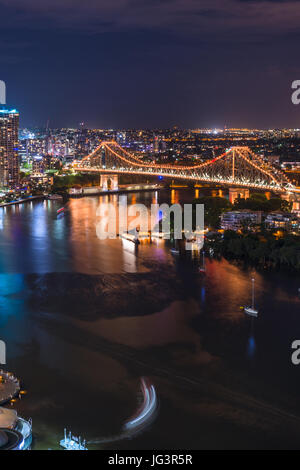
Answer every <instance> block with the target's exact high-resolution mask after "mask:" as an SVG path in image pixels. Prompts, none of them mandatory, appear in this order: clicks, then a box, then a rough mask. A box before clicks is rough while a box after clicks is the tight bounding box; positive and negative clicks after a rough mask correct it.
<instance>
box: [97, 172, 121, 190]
mask: <svg viewBox="0 0 300 470" xmlns="http://www.w3.org/2000/svg"><path fill="white" fill-rule="evenodd" d="M109 183H110V187H109ZM100 188H101V189H102V191H108V190H110V191H117V190H118V188H119V177H118V175H100Z"/></svg>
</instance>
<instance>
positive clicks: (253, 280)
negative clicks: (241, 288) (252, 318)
mask: <svg viewBox="0 0 300 470" xmlns="http://www.w3.org/2000/svg"><path fill="white" fill-rule="evenodd" d="M254 282H255V279H252V308H254Z"/></svg>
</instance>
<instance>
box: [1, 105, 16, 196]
mask: <svg viewBox="0 0 300 470" xmlns="http://www.w3.org/2000/svg"><path fill="white" fill-rule="evenodd" d="M18 144H19V112H18V111H17V110H16V109H12V108H10V107H9V106H7V105H5V104H2V105H1V104H0V187H14V186H16V185H17V184H18V182H19V157H18Z"/></svg>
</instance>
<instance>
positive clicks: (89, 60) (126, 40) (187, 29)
mask: <svg viewBox="0 0 300 470" xmlns="http://www.w3.org/2000/svg"><path fill="white" fill-rule="evenodd" d="M0 6H1V12H2V16H3V24H4V26H3V27H2V28H1V33H0V51H1V57H2V67H3V68H2V70H1V78H2V79H3V80H5V81H6V82H7V84H8V96H7V102H8V103H9V104H11V105H12V106H16V107H18V109H19V110H20V113H21V127H35V126H46V123H47V122H48V121H49V122H50V127H52V128H57V127H76V126H77V124H78V122H81V121H85V122H86V123H87V125H88V127H90V128H154V127H158V128H169V127H172V126H174V125H177V126H179V127H181V128H198V127H212V128H215V127H224V126H227V127H254V128H298V127H299V126H300V124H299V123H300V115H299V107H298V106H295V105H293V104H292V102H291V84H292V82H293V81H294V80H296V79H297V78H299V67H297V64H296V59H295V58H296V57H297V36H298V24H299V21H300V18H299V13H298V9H297V2H293V1H286V2H283V1H266V2H255V1H236V0H227V1H226V2H220V1H218V0H215V1H213V2H206V1H203V2H201V4H199V2H197V4H196V2H192V1H184V2H183V1H182V0H178V1H174V2H168V1H167V2H163V1H161V2H159V1H157V2H155V3H154V4H153V2H151V4H150V3H149V2H146V1H145V2H139V3H137V2H134V1H126V0H123V1H118V2H114V4H113V5H108V4H107V3H106V2H89V3H87V4H81V3H80V2H77V1H76V2H72V5H71V3H70V2H64V3H63V4H61V2H51V8H47V7H49V6H50V5H49V2H48V1H44V2H43V5H40V3H38V2H36V1H34V0H32V1H30V2H29V1H27V2H22V3H20V2H19V1H18V0H13V1H10V2H7V1H5V0H1V1H0ZM264 18H265V19H264ZM287 50H288V51H289V54H287ZM20 71H22V73H20ZM258 110H259V111H258Z"/></svg>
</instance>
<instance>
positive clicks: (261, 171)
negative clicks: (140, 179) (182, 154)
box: [74, 141, 300, 194]
mask: <svg viewBox="0 0 300 470" xmlns="http://www.w3.org/2000/svg"><path fill="white" fill-rule="evenodd" d="M74 169H75V170H77V171H80V172H89V173H94V172H95V173H100V174H105V173H106V174H107V173H108V174H120V173H127V174H134V175H152V176H163V177H167V178H173V179H177V178H180V179H183V180H190V181H194V182H203V183H212V184H222V185H229V186H239V187H245V188H253V189H263V190H269V191H275V192H279V193H282V194H284V193H300V190H299V189H297V188H296V187H295V186H294V185H293V184H292V183H291V182H290V181H289V179H288V177H287V176H286V175H285V174H284V173H283V172H282V171H280V170H279V169H277V168H275V167H273V166H272V165H270V164H269V163H266V162H265V161H264V160H263V159H262V158H261V157H260V156H258V155H256V154H255V153H254V152H252V150H250V149H249V148H248V147H232V148H230V149H229V150H227V151H226V152H224V153H223V154H222V155H220V156H218V157H216V158H213V159H212V160H208V161H205V162H203V163H199V164H196V165H189V166H183V165H163V164H160V163H147V162H144V161H143V160H142V159H141V158H140V157H138V156H136V155H133V154H132V153H130V152H128V151H127V150H125V149H124V148H122V147H121V146H120V145H119V144H118V143H117V142H115V141H102V142H101V144H100V145H99V146H98V147H97V148H96V149H95V150H94V151H93V152H92V153H91V154H90V155H88V156H87V157H85V158H83V159H82V160H81V161H77V162H74Z"/></svg>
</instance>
